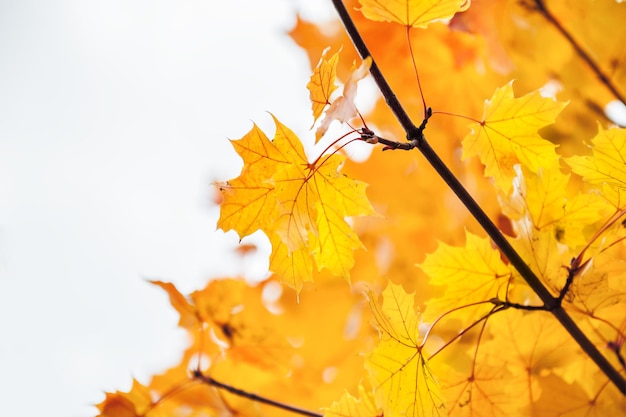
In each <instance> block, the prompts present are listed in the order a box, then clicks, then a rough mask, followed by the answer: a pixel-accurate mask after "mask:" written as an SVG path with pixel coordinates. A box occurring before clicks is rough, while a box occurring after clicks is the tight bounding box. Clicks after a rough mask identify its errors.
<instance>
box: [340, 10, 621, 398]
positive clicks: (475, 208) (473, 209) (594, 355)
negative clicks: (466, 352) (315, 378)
mask: <svg viewBox="0 0 626 417" xmlns="http://www.w3.org/2000/svg"><path fill="white" fill-rule="evenodd" d="M332 2H333V4H334V6H335V9H336V10H337V13H338V14H339V17H340V19H341V21H342V22H343V25H344V27H345V29H346V32H347V33H348V35H349V36H350V38H351V39H352V42H353V43H354V46H355V47H356V49H357V51H358V53H359V55H360V56H361V58H363V59H365V58H366V57H368V56H371V54H370V52H369V50H368V48H367V46H366V44H365V41H364V40H363V38H362V37H361V34H360V33H359V31H358V30H357V28H356V26H355V25H354V22H353V20H352V18H351V17H350V14H349V13H348V11H347V9H346V7H345V5H344V4H343V2H342V1H341V0H332ZM370 71H371V74H372V76H373V78H374V81H375V82H376V84H377V85H378V88H379V89H380V91H381V93H382V95H383V97H384V98H385V101H386V102H387V105H388V106H389V107H390V108H391V110H392V111H393V113H394V114H395V115H396V117H397V119H398V121H399V122H400V124H401V125H402V127H403V128H404V131H405V132H406V135H407V139H408V140H409V141H410V142H414V143H415V147H417V148H418V149H419V150H420V152H422V155H424V157H425V158H426V159H427V160H428V162H429V163H430V164H431V165H432V167H433V168H434V169H435V170H436V171H437V173H438V174H439V176H440V177H441V178H442V179H443V180H444V181H445V182H446V184H448V186H449V187H450V188H451V189H452V191H454V193H455V194H456V195H457V197H458V198H459V199H460V200H461V202H462V203H463V204H464V205H465V207H466V208H467V209H468V211H469V212H470V213H471V214H472V216H473V217H474V218H475V219H476V220H477V221H478V223H479V224H480V225H481V226H482V228H483V229H484V230H485V232H487V234H488V235H489V237H490V238H491V240H492V241H493V242H494V243H495V244H496V246H498V248H499V249H500V251H501V252H502V253H503V254H504V255H505V256H506V257H507V258H508V259H509V262H510V263H511V264H512V265H513V267H515V269H517V271H518V272H519V273H520V275H521V276H522V277H523V278H524V280H525V281H526V282H527V283H528V285H529V286H530V287H531V288H532V290H533V291H534V292H535V293H536V294H537V295H538V296H539V298H540V299H541V301H543V303H544V306H545V309H546V310H548V311H550V312H551V313H552V314H553V315H554V317H555V318H556V319H557V320H558V321H559V322H560V323H561V325H562V326H563V327H564V328H565V330H566V331H567V332H568V333H569V334H570V335H571V336H572V337H573V338H574V339H575V340H576V342H577V343H578V345H579V346H580V347H581V348H582V350H583V351H584V352H585V353H586V354H587V356H589V357H590V358H591V359H592V360H593V361H594V362H595V363H596V364H597V365H598V367H599V368H600V369H601V370H602V372H604V374H605V375H606V376H607V377H608V378H609V379H610V380H611V382H613V384H615V386H616V387H617V389H619V390H620V392H622V394H625V395H626V380H625V379H624V377H623V376H622V375H621V374H620V373H619V372H618V371H617V369H615V368H614V367H613V366H612V365H611V363H610V362H609V361H608V360H607V358H606V357H604V355H602V353H601V352H600V351H599V350H598V349H597V348H596V346H595V345H594V344H593V343H592V342H591V340H589V338H588V337H587V336H586V335H585V334H584V333H583V332H582V330H581V329H580V328H579V327H578V325H577V324H576V323H575V322H574V320H573V319H572V318H571V317H570V316H569V314H568V313H567V312H566V311H565V310H564V309H563V307H562V306H561V303H560V300H559V299H558V298H557V297H554V296H553V295H552V294H551V293H550V291H548V289H547V288H546V287H545V286H544V285H543V283H542V282H541V280H540V279H539V278H538V277H537V275H535V273H534V272H533V271H532V270H531V268H530V266H528V264H526V262H525V261H524V260H523V259H522V258H521V256H520V255H519V254H518V253H517V251H515V249H513V247H512V246H511V244H510V243H509V241H508V240H507V239H506V238H505V237H504V235H503V234H502V233H501V232H500V230H499V229H498V228H497V226H496V225H495V224H494V223H493V222H492V221H491V219H490V218H489V217H488V216H487V214H486V213H485V212H484V211H483V209H482V208H481V207H480V205H478V203H477V202H476V201H475V200H474V198H473V197H472V196H471V195H470V194H469V192H468V191H467V190H466V189H465V187H463V185H462V184H461V182H460V181H459V180H458V179H457V178H456V176H455V175H454V174H453V173H452V171H450V169H449V168H448V167H447V166H446V165H445V163H444V162H443V161H442V160H441V158H440V157H439V155H438V154H437V153H436V152H435V151H434V150H433V148H432V147H431V146H430V144H429V143H428V142H427V141H426V138H425V137H424V135H423V132H422V130H423V128H424V127H425V121H426V120H427V118H426V120H425V121H424V122H423V123H422V125H421V126H420V127H417V126H416V125H415V124H414V123H413V121H411V119H410V118H409V116H408V115H407V113H406V111H405V110H404V109H403V107H402V105H401V104H400V102H399V101H398V98H397V97H396V95H395V94H394V92H393V91H392V90H391V87H390V86H389V84H388V83H387V80H386V79H385V77H384V76H383V74H382V73H381V72H380V70H379V68H378V66H377V65H376V60H375V59H374V58H373V57H372V66H371V68H370ZM429 113H430V112H429ZM427 116H428V114H427ZM420 128H421V129H420Z"/></svg>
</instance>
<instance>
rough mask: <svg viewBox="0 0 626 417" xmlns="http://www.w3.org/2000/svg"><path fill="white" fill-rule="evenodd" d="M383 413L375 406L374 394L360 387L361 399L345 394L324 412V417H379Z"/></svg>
mask: <svg viewBox="0 0 626 417" xmlns="http://www.w3.org/2000/svg"><path fill="white" fill-rule="evenodd" d="M380 415H381V412H380V411H379V410H378V409H377V407H376V405H375V404H374V398H373V397H372V394H371V393H370V392H368V391H366V390H365V388H363V386H362V385H359V398H356V397H354V396H352V395H351V394H350V393H349V392H345V393H344V394H343V395H342V396H341V398H340V399H339V400H338V401H335V402H333V404H332V405H331V406H330V407H329V408H328V410H326V411H325V412H324V417H347V416H349V417H378V416H380Z"/></svg>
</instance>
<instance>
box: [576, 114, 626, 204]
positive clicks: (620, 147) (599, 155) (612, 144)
mask: <svg viewBox="0 0 626 417" xmlns="http://www.w3.org/2000/svg"><path fill="white" fill-rule="evenodd" d="M591 143H592V145H593V146H592V149H593V156H572V157H571V158H567V159H566V162H567V164H568V165H569V166H571V167H572V171H574V172H575V173H576V174H578V175H580V176H581V177H583V179H584V180H585V181H587V182H588V183H590V184H596V185H597V184H606V185H607V186H609V187H611V188H613V190H614V191H615V193H611V195H613V196H614V197H618V198H613V199H612V201H613V202H614V203H616V204H617V206H618V207H620V206H621V205H623V203H622V202H621V201H620V200H619V197H620V195H621V194H620V193H619V191H623V190H624V189H626V129H620V128H611V129H608V130H607V129H603V128H602V126H599V131H598V134H597V135H596V136H595V137H594V138H593V139H592V140H591ZM605 195H609V193H605ZM622 197H623V196H622Z"/></svg>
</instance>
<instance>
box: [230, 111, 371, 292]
mask: <svg viewBox="0 0 626 417" xmlns="http://www.w3.org/2000/svg"><path fill="white" fill-rule="evenodd" d="M274 122H275V124H276V134H275V136H274V139H273V140H272V141H270V140H269V139H268V138H267V136H265V134H264V133H263V132H262V131H260V129H258V128H257V127H256V126H254V127H253V128H252V130H251V131H250V132H249V133H248V134H246V135H245V136H244V137H243V138H242V139H240V140H238V141H233V146H234V147H235V150H236V151H237V153H238V154H239V155H240V156H241V157H242V158H243V160H244V167H243V169H242V172H241V175H240V176H239V177H237V178H235V179H233V180H231V181H228V182H227V183H226V184H225V185H222V186H221V187H220V189H221V190H222V192H223V194H224V200H223V203H222V207H221V212H220V219H219V221H218V226H219V227H220V228H222V229H223V230H229V229H234V230H235V231H237V233H239V236H240V237H243V236H245V235H247V234H250V233H252V232H254V231H256V230H262V231H263V232H264V233H265V234H266V235H267V236H268V237H269V239H270V241H271V242H272V250H273V252H272V255H271V261H270V266H271V269H272V271H273V272H275V273H277V274H279V275H280V276H281V279H282V280H283V282H285V283H286V284H288V285H289V286H291V287H293V288H294V289H296V290H297V291H299V290H300V289H301V288H302V285H303V282H305V281H310V280H311V279H312V278H311V274H312V268H311V264H310V260H308V257H309V256H311V255H313V257H314V259H315V263H316V265H317V268H318V270H321V269H328V270H329V271H330V272H331V273H332V274H333V275H335V276H340V277H344V278H346V279H348V278H349V271H350V269H351V268H352V266H353V264H354V257H353V254H352V252H353V251H354V249H356V248H359V247H361V246H362V244H361V242H360V241H359V239H358V237H357V235H356V233H355V232H354V231H353V230H352V229H351V227H350V226H349V225H348V223H347V222H346V220H345V218H346V217H349V216H359V215H369V214H374V211H373V209H372V207H371V205H370V203H369V201H368V200H367V196H366V195H365V188H366V184H365V183H362V182H359V181H355V180H352V179H350V178H348V177H347V176H345V175H343V174H341V173H340V167H341V166H342V164H343V162H344V160H345V157H344V156H342V155H340V154H337V153H330V154H324V155H320V156H319V157H318V158H317V159H316V160H315V161H314V162H309V161H308V159H307V156H306V154H305V152H304V148H303V146H302V143H301V142H300V140H299V139H298V137H297V136H296V135H295V134H294V133H293V132H292V131H291V130H289V129H288V128H287V127H286V126H284V125H283V124H282V123H280V122H279V121H278V120H277V119H276V118H274Z"/></svg>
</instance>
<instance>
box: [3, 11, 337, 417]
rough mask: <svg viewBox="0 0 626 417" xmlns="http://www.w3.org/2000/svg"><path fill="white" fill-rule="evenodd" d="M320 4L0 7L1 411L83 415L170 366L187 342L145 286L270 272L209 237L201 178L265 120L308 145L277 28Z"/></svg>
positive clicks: (232, 166) (303, 105)
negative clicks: (107, 396)
mask: <svg viewBox="0 0 626 417" xmlns="http://www.w3.org/2000/svg"><path fill="white" fill-rule="evenodd" d="M315 3H316V5H315V7H316V9H315V10H306V9H305V8H304V7H305V6H308V7H309V8H310V7H311V1H310V0H302V1H297V2H296V1H290V0H263V1H257V0H231V1H220V2H218V1H215V0H183V1H180V0H176V1H174V0H58V1H54V2H51V1H44V0H20V1H1V2H0V297H1V299H2V302H0V398H2V400H0V415H3V416H12V417H15V416H18V417H19V416H39V415H41V416H43V415H45V416H48V417H56V416H58V417H79V416H91V415H94V414H95V412H96V410H95V408H93V407H91V404H94V403H97V402H100V401H101V400H102V399H103V398H104V395H103V391H114V390H118V389H119V390H128V389H129V388H130V384H131V379H132V378H133V377H136V378H138V379H140V380H142V381H143V382H147V378H148V377H149V375H151V374H152V373H155V372H159V371H161V370H164V369H165V368H166V367H167V366H169V365H172V364H173V363H175V361H176V360H177V355H178V354H179V353H180V352H181V351H182V349H183V348H184V346H185V339H184V337H183V336H184V335H183V333H182V332H181V331H179V330H177V329H176V322H177V317H176V314H175V312H174V311H173V310H172V309H171V308H170V307H169V303H168V301H167V298H166V296H165V295H164V293H163V292H162V291H161V290H159V289H157V288H156V287H152V286H150V285H149V284H147V283H146V282H145V280H146V279H162V280H168V281H172V282H174V283H175V284H176V285H177V286H178V287H179V288H180V289H181V290H182V291H185V292H190V291H193V290H195V289H198V288H201V287H202V286H204V285H205V282H206V280H207V278H208V277H212V276H220V275H226V274H241V273H245V274H247V275H248V276H253V277H261V276H263V274H264V273H265V272H266V268H267V266H266V260H265V257H264V255H265V254H263V253H261V254H260V256H259V257H258V259H261V261H259V262H255V261H254V259H253V260H251V261H249V262H246V263H241V262H239V258H237V257H235V256H233V255H231V254H230V252H228V249H229V248H231V247H233V245H235V244H236V243H237V238H236V236H235V235H234V234H232V233H231V234H226V235H225V234H223V233H221V232H216V231H215V223H216V220H217V216H218V209H217V208H216V207H214V206H212V205H211V201H212V198H213V192H214V190H213V189H212V188H211V186H210V183H211V182H212V181H214V180H225V179H228V178H232V177H235V176H236V175H238V173H239V170H240V168H241V163H240V162H239V161H238V159H237V158H236V156H235V154H234V152H233V151H232V149H231V147H230V144H229V143H228V141H227V139H228V138H232V139H236V138H239V137H241V136H242V135H243V134H244V133H245V132H246V131H248V130H249V129H250V127H251V125H252V122H251V121H252V120H253V121H255V122H257V123H258V124H259V125H260V126H261V127H262V128H264V129H268V128H270V126H271V119H270V117H269V115H268V114H267V113H266V112H267V111H271V112H272V113H274V114H275V115H276V116H277V117H278V118H280V120H281V121H282V122H283V123H285V124H286V125H288V126H290V127H291V128H292V129H294V130H295V131H296V133H298V134H300V135H307V134H309V133H308V130H307V129H308V127H309V126H310V123H311V118H310V116H309V114H310V103H309V102H308V100H307V99H308V93H307V91H306V89H305V86H306V82H307V79H308V76H309V69H308V63H307V60H306V56H305V54H304V53H303V52H302V51H300V50H299V49H298V48H297V47H296V46H295V45H294V44H293V42H291V41H290V40H289V39H288V38H287V36H286V35H285V32H286V31H288V30H289V29H291V28H292V27H293V25H294V23H295V12H296V10H298V9H299V10H301V11H303V12H305V13H308V14H309V16H311V17H313V16H316V17H320V16H329V15H330V13H332V10H329V8H328V7H325V6H324V2H315ZM328 3H330V2H328ZM257 241H259V242H262V241H263V240H262V239H257ZM264 263H265V264H264Z"/></svg>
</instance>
